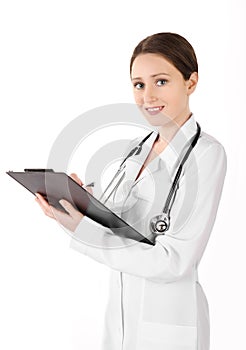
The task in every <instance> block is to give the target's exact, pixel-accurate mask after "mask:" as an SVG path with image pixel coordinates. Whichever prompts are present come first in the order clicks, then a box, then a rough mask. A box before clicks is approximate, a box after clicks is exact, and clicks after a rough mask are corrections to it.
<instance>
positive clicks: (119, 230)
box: [6, 169, 154, 245]
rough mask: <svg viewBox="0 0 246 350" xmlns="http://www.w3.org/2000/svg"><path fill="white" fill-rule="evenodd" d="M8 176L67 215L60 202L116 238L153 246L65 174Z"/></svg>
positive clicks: (26, 172)
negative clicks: (109, 231)
mask: <svg viewBox="0 0 246 350" xmlns="http://www.w3.org/2000/svg"><path fill="white" fill-rule="evenodd" d="M6 174H8V175H9V176H10V177H12V178H13V179H14V180H16V181H17V182H18V183H20V184H21V185H22V186H24V187H25V188H26V189H27V190H29V191H30V192H31V193H32V194H34V195H35V193H37V192H38V193H40V194H41V195H42V196H43V197H44V198H45V199H46V200H47V202H48V203H49V204H50V205H52V206H54V207H55V208H57V209H59V210H62V211H64V212H66V211H65V209H64V208H63V207H62V206H61V205H60V203H59V200H60V199H65V200H67V201H68V202H70V203H71V204H72V205H73V206H74V207H75V208H76V209H77V210H79V211H80V212H81V213H82V214H83V215H86V216H87V217H89V218H90V219H92V220H93V221H95V222H97V223H98V224H101V225H103V226H105V227H108V228H109V229H111V231H113V233H114V234H116V235H118V236H121V237H125V238H130V239H133V240H135V241H139V242H143V243H147V244H150V245H154V243H152V242H151V241H150V240H149V239H148V238H146V237H145V236H143V235H142V234H141V233H139V232H138V231H137V230H135V229H134V228H133V227H132V226H130V225H129V224H128V223H127V222H126V221H124V220H123V219H122V218H121V217H119V216H118V215H117V214H115V213H114V212H113V211H111V210H110V209H109V208H107V207H106V206H105V205H104V204H102V203H101V202H100V201H99V200H97V199H96V198H95V197H93V195H92V194H90V193H89V192H88V191H87V190H86V189H84V188H83V187H81V186H80V185H79V184H78V183H77V182H76V181H74V180H73V179H72V178H71V177H70V176H68V175H67V174H66V173H64V172H55V171H54V170H53V169H24V172H23V171H22V172H16V171H7V172H6Z"/></svg>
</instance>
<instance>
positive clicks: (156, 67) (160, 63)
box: [131, 53, 179, 78]
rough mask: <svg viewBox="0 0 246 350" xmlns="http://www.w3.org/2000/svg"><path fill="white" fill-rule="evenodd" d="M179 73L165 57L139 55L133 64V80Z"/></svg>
mask: <svg viewBox="0 0 246 350" xmlns="http://www.w3.org/2000/svg"><path fill="white" fill-rule="evenodd" d="M177 72H178V73H179V71H178V70H177V68H176V67H174V65H173V64H172V63H170V62H169V61H168V60H167V59H165V58H164V57H163V56H161V55H158V54H154V53H146V54H140V55H138V56H137V57H136V58H135V60H134V62H133V64H132V74H131V76H132V78H135V77H143V76H148V75H154V74H158V73H167V74H170V75H171V74H174V73H177Z"/></svg>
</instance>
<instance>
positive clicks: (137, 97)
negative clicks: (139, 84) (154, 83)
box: [133, 91, 143, 104]
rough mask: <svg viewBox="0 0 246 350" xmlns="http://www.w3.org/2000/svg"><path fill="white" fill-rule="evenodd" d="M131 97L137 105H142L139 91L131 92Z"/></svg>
mask: <svg viewBox="0 0 246 350" xmlns="http://www.w3.org/2000/svg"><path fill="white" fill-rule="evenodd" d="M133 97H134V100H135V102H136V103H137V104H142V103H143V97H142V94H141V93H140V92H139V91H133Z"/></svg>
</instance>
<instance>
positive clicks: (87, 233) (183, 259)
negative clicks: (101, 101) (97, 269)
mask: <svg viewBox="0 0 246 350" xmlns="http://www.w3.org/2000/svg"><path fill="white" fill-rule="evenodd" d="M196 131H197V125H196V121H195V119H194V116H191V117H190V118H189V119H188V120H187V121H186V122H185V124H183V125H182V127H181V128H180V129H179V131H178V132H177V133H176V135H175V136H174V138H173V139H172V141H171V142H170V143H169V145H168V146H167V147H166V148H165V149H164V151H163V152H162V153H161V154H160V155H159V157H157V158H155V159H154V160H153V161H152V162H151V163H150V164H149V166H148V167H147V168H146V169H145V170H144V171H143V172H142V173H141V175H140V177H139V178H138V180H137V181H135V178H136V176H137V174H138V172H139V170H140V168H141V166H142V165H143V163H144V160H145V159H146V157H147V155H148V153H149V151H150V149H151V146H152V144H153V142H154V141H155V139H156V137H157V133H156V132H153V134H152V135H151V137H150V138H149V139H148V140H147V141H146V144H144V146H143V151H142V152H141V154H142V155H140V156H133V157H132V158H131V159H129V160H128V161H127V163H126V172H127V176H126V178H125V182H127V188H128V191H127V190H126V186H125V188H124V183H123V184H122V186H121V188H119V191H118V194H117V195H118V196H121V199H119V200H121V203H123V205H122V209H121V210H120V212H119V210H118V213H119V214H121V216H122V218H124V219H125V220H126V221H127V222H128V223H129V224H131V225H132V226H134V227H135V228H136V229H137V230H138V231H139V232H141V233H142V234H143V235H145V236H146V237H148V238H149V239H151V240H152V241H153V242H154V243H155V245H153V246H152V245H148V244H145V243H140V242H135V241H132V240H131V239H127V238H122V237H118V236H115V235H114V234H112V231H111V230H110V229H107V228H105V227H103V226H100V225H98V224H96V225H95V224H94V223H93V222H92V221H91V220H88V219H86V218H84V219H83V220H82V221H81V223H80V224H79V226H78V227H77V229H76V231H75V233H74V238H75V239H72V241H71V247H72V248H74V249H76V250H77V251H79V252H81V253H83V254H86V255H88V256H89V257H91V258H93V259H95V260H97V261H98V262H100V263H103V264H105V265H107V266H109V267H110V268H111V269H112V270H111V271H112V272H111V278H110V288H109V291H110V295H109V298H108V304H107V310H106V315H105V332H104V338H103V349H104V350H152V349H153V350H208V349H209V309H208V303H207V300H206V296H205V294H204V292H203V289H202V287H201V285H200V284H199V281H198V274H197V268H198V265H199V262H200V260H201V257H202V255H203V253H204V250H205V248H206V245H207V242H208V239H209V236H210V233H211V231H212V228H213V225H214V221H215V218H216V214H217V209H218V205H219V201H220V198H221V193H222V188H223V183H224V178H225V174H226V154H225V150H224V148H223V146H222V145H221V144H220V143H219V142H218V141H217V140H216V139H215V138H214V137H212V136H210V135H208V134H206V133H205V132H203V131H202V133H201V136H200V138H199V140H198V142H197V144H196V146H195V148H194V149H193V151H192V152H191V154H190V156H189V158H188V160H187V162H186V163H185V166H184V169H183V171H182V174H181V179H180V181H179V188H178V191H177V194H176V198H175V201H174V204H173V207H172V210H171V225H170V228H169V230H168V232H166V234H165V235H158V236H156V237H154V236H153V235H152V234H151V233H150V231H149V225H148V224H149V221H150V219H151V218H152V217H153V216H155V215H157V214H160V213H161V211H162V209H163V206H164V202H165V199H166V196H167V193H168V192H169V189H170V185H171V184H172V181H173V179H174V176H175V173H176V170H177V168H178V165H179V161H180V157H181V156H182V155H183V154H184V152H185V150H186V149H187V142H188V140H190V139H191V138H192V137H193V136H194V135H195V133H196ZM134 142H135V141H133V144H134ZM131 146H132V145H131ZM133 147H134V145H133ZM122 193H123V195H122ZM124 195H125V198H123V197H122V196H124ZM118 198H119V197H118ZM122 198H123V202H122ZM119 200H118V203H119ZM115 201H116V203H117V196H116V197H115ZM116 207H117V206H116ZM81 278H83V276H81Z"/></svg>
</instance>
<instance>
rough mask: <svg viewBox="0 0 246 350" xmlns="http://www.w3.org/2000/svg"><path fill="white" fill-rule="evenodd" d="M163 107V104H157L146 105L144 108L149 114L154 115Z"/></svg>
mask: <svg viewBox="0 0 246 350" xmlns="http://www.w3.org/2000/svg"><path fill="white" fill-rule="evenodd" d="M163 108H164V106H158V107H148V108H145V109H146V111H147V112H148V113H149V114H151V115H155V114H158V113H160V111H161V110H162V109H163Z"/></svg>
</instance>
